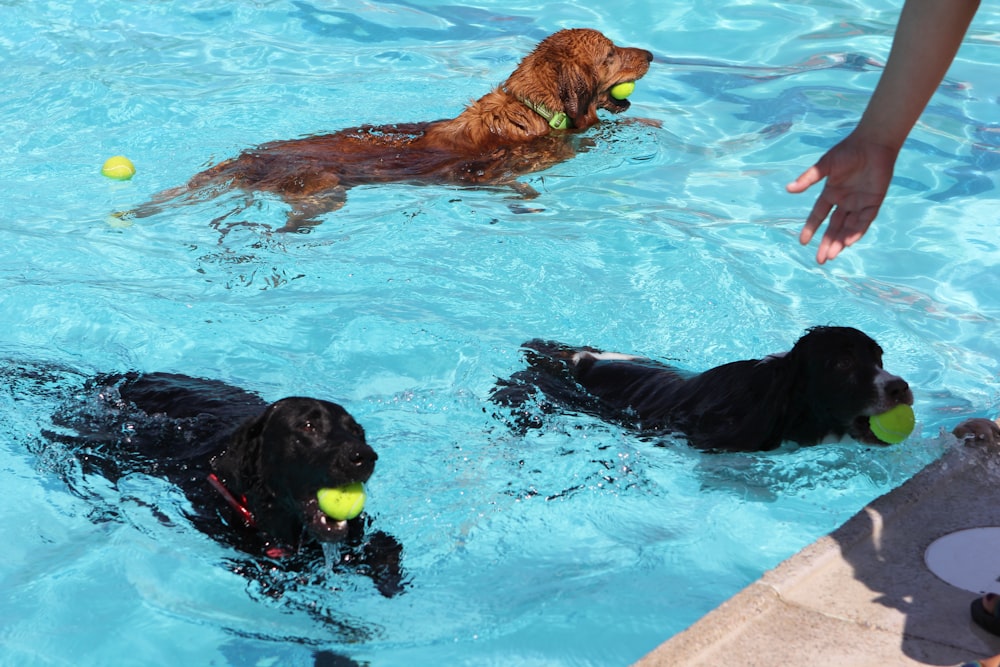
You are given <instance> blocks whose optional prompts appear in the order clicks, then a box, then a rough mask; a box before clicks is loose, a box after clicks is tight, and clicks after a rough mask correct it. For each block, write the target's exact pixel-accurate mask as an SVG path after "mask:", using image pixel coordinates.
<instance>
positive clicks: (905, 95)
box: [855, 0, 979, 151]
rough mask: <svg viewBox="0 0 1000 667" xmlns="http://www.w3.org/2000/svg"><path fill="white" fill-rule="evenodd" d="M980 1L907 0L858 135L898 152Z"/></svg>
mask: <svg viewBox="0 0 1000 667" xmlns="http://www.w3.org/2000/svg"><path fill="white" fill-rule="evenodd" d="M978 8H979V0H906V4H905V5H904V6H903V11H902V13H901V14H900V17H899V25H898V26H897V28H896V36H895V38H894V39H893V42H892V50H891V51H890V52H889V60H888V62H887V63H886V66H885V71H884V72H883V73H882V77H881V79H880V80H879V83H878V86H877V87H876V88H875V92H874V93H873V94H872V98H871V100H870V101H869V103H868V108H867V109H866V110H865V113H864V115H863V116H862V117H861V122H860V123H859V124H858V127H857V129H856V130H855V133H856V134H857V135H859V138H863V139H864V140H865V141H871V142H874V143H877V144H880V145H882V146H886V147H888V148H892V149H895V150H897V151H898V150H899V148H900V147H901V146H902V145H903V142H904V141H905V140H906V137H907V135H908V134H909V133H910V130H911V129H913V125H914V124H915V123H916V122H917V119H918V118H919V117H920V114H921V113H923V110H924V107H926V106H927V103H928V101H930V98H931V96H932V95H933V94H934V91H935V90H936V89H937V87H938V85H939V84H940V83H941V80H942V79H943V78H944V75H945V73H946V72H947V71H948V67H949V66H950V65H951V62H952V60H953V59H954V58H955V54H956V53H957V52H958V47H959V46H960V45H961V43H962V38H963V37H964V36H965V33H966V31H967V30H968V28H969V24H970V23H971V22H972V18H973V16H975V14H976V10H977V9H978Z"/></svg>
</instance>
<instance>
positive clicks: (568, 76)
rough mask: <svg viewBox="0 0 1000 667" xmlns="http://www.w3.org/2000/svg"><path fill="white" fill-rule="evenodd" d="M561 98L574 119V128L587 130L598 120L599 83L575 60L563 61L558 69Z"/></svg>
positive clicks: (566, 110) (567, 112)
mask: <svg viewBox="0 0 1000 667" xmlns="http://www.w3.org/2000/svg"><path fill="white" fill-rule="evenodd" d="M556 78H557V80H558V82H559V100H560V101H561V102H562V107H563V111H565V112H566V115H567V116H569V117H570V120H572V121H573V129H576V130H585V129H587V128H588V127H590V126H591V125H595V124H597V122H598V118H597V91H596V89H595V88H596V86H597V83H596V81H595V80H594V76H593V74H592V73H590V72H588V71H586V70H585V69H584V68H583V67H581V66H580V65H578V64H576V63H574V62H571V61H569V62H561V63H559V66H558V67H557V70H556Z"/></svg>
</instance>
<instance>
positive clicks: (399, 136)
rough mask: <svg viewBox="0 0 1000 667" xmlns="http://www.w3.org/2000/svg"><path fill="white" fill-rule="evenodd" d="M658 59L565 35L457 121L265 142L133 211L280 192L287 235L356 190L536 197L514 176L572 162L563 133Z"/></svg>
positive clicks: (580, 32) (621, 107)
mask: <svg viewBox="0 0 1000 667" xmlns="http://www.w3.org/2000/svg"><path fill="white" fill-rule="evenodd" d="M652 59H653V55H652V54H651V53H650V52H649V51H645V50H643V49H638V48H628V47H618V46H616V45H615V44H614V43H613V42H612V41H611V40H609V39H608V38H607V37H605V36H604V35H602V34H601V33H600V32H598V31H596V30H590V29H585V28H577V29H568V30H561V31H559V32H557V33H555V34H553V35H550V36H549V37H547V38H546V39H545V40H543V41H542V42H541V43H539V44H538V46H537V47H536V48H535V49H534V51H532V52H531V53H530V54H529V55H528V56H526V57H525V58H524V59H523V60H522V61H521V63H520V64H519V65H518V67H517V69H515V70H514V72H513V73H512V74H511V75H510V77H509V78H508V79H507V80H506V81H505V82H504V83H503V84H501V85H500V86H498V87H496V88H495V89H494V90H492V91H491V92H489V93H487V94H486V95H484V96H483V97H481V98H480V99H478V100H476V101H475V102H473V103H471V104H470V105H469V106H468V107H467V108H466V109H465V110H464V111H463V112H462V113H461V114H459V115H458V116H457V117H456V118H453V119H447V120H438V121H433V122H423V123H409V124H398V125H381V126H373V125H365V126H361V127H356V128H351V129H346V130H341V131H339V132H336V133H333V134H325V135H317V136H310V137H305V138H302V139H294V140H289V141H276V142H272V143H267V144H263V145H261V146H258V147H257V148H254V149H251V150H247V151H245V152H244V153H242V154H240V155H239V156H238V157H236V158H233V159H230V160H226V161H224V162H221V163H220V164H218V165H215V166H214V167H211V168H209V169H207V170H206V171H203V172H201V173H199V174H196V175H195V176H194V177H193V178H192V179H191V180H190V182H189V183H188V184H187V185H186V186H183V187H180V188H175V189H172V190H167V191H165V192H162V193H160V194H159V195H157V196H155V197H154V198H153V200H152V201H151V202H150V203H148V204H145V205H143V206H141V207H139V208H137V209H135V210H134V211H130V212H129V213H128V214H126V215H128V216H134V217H144V216H147V215H151V214H153V213H156V212H157V211H159V210H160V209H161V208H162V207H163V206H164V205H165V204H167V203H168V202H171V200H177V203H186V202H191V201H197V200H198V199H200V198H203V197H204V196H206V195H208V196H214V195H215V194H218V193H219V192H221V191H224V190H228V189H231V188H237V189H241V190H245V191H248V192H252V191H267V192H272V193H275V194H278V195H280V196H281V197H282V198H283V199H284V200H285V201H286V202H288V204H289V205H290V206H291V211H290V212H289V214H288V222H287V224H286V227H285V228H284V229H285V230H294V229H296V228H298V227H301V226H307V225H314V224H317V222H318V220H317V217H318V216H320V215H322V214H324V213H327V212H330V211H334V210H336V209H338V208H340V207H341V206H342V205H343V204H344V201H345V199H346V193H347V190H348V189H350V188H352V187H354V186H356V185H363V184H372V183H386V182H407V183H416V184H427V183H445V184H454V185H465V186H476V185H501V186H503V185H506V186H511V187H514V188H516V189H518V190H519V191H520V192H522V194H525V195H528V196H531V195H533V194H534V192H533V191H532V190H531V188H530V186H527V185H525V184H521V183H518V182H517V181H516V180H515V178H516V177H517V176H518V175H520V174H525V173H530V172H534V171H538V170H541V169H546V168H548V167H550V166H552V165H554V164H556V163H558V162H560V161H562V160H565V159H568V158H570V157H572V156H573V155H574V153H575V148H574V145H573V142H572V137H573V133H572V132H567V131H564V130H575V131H580V130H585V129H587V128H589V127H591V126H592V125H595V124H596V123H598V122H599V121H598V117H597V110H598V109H605V110H607V111H610V112H612V113H620V112H622V111H625V110H626V109H628V107H629V102H628V100H627V99H621V100H619V99H616V98H615V97H613V96H612V95H611V89H612V88H614V87H615V86H616V85H618V84H621V83H626V82H632V81H635V80H637V79H639V78H641V77H642V76H643V75H644V74H645V73H646V71H647V70H648V69H649V63H650V62H651V61H652Z"/></svg>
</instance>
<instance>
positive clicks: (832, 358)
mask: <svg viewBox="0 0 1000 667" xmlns="http://www.w3.org/2000/svg"><path fill="white" fill-rule="evenodd" d="M787 358H788V359H789V360H790V361H791V360H794V361H795V363H796V364H797V366H798V368H799V370H800V372H799V374H798V382H799V386H797V387H795V389H794V390H793V391H794V392H795V393H797V394H799V400H802V401H805V402H806V404H807V406H808V409H809V411H810V412H811V413H812V419H813V420H815V423H816V424H817V425H819V426H821V427H822V428H825V429H828V430H829V431H830V432H832V433H834V434H841V435H842V434H847V435H850V436H851V437H852V438H854V439H855V440H858V441H861V442H866V443H869V444H880V445H884V444H886V443H884V442H882V441H881V440H879V439H878V438H877V437H876V436H875V434H874V433H872V431H871V427H870V426H869V425H868V418H869V417H870V416H872V415H875V414H880V413H882V412H885V411H886V410H889V409H890V408H893V407H895V406H897V405H899V404H901V403H905V404H907V405H913V392H911V391H910V387H909V385H908V384H907V383H906V381H905V380H904V379H903V378H901V377H899V376H896V375H893V374H892V373H889V372H888V371H886V370H885V369H884V368H883V367H882V348H881V347H879V345H878V343H876V342H875V341H874V340H872V339H871V338H870V337H868V336H867V335H865V334H864V333H862V332H861V331H858V330H857V329H853V328H850V327H814V328H812V329H809V331H807V332H806V334H805V335H804V336H802V338H800V339H799V340H798V342H797V343H796V344H795V346H794V347H793V348H792V350H791V351H790V352H789V353H788V355H787ZM807 440H808V438H806V439H805V441H807ZM799 441H800V442H803V441H804V440H801V439H800V440H799Z"/></svg>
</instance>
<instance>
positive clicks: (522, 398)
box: [491, 327, 913, 451]
mask: <svg viewBox="0 0 1000 667" xmlns="http://www.w3.org/2000/svg"><path fill="white" fill-rule="evenodd" d="M523 348H524V354H525V359H526V360H527V362H528V367H527V368H526V369H524V370H521V371H518V372H516V373H514V374H513V375H512V376H511V377H510V378H509V379H507V380H499V381H498V382H497V387H496V388H495V390H494V392H493V395H492V397H491V399H492V400H493V402H494V403H497V404H499V405H501V406H505V407H507V408H510V409H511V410H512V414H513V417H514V421H515V426H516V427H518V428H519V429H526V428H537V427H539V426H540V425H541V420H542V417H541V415H539V411H540V412H541V413H542V414H544V413H547V412H554V411H556V410H567V409H568V410H571V411H573V410H575V411H580V412H584V413H587V414H592V415H595V416H597V417H599V418H600V419H603V420H606V421H611V422H614V423H619V424H621V425H623V426H625V427H630V428H635V429H639V430H641V431H643V432H646V433H650V434H666V433H671V434H679V435H682V436H683V437H685V438H686V439H687V441H688V442H689V444H691V445H693V446H695V447H698V448H701V449H706V450H724V451H765V450H770V449H775V448H777V447H778V446H780V445H781V444H782V443H783V442H794V443H798V444H800V445H814V444H817V443H819V442H822V441H824V440H826V439H839V438H841V437H842V436H845V435H846V436H850V437H853V438H855V439H857V440H860V441H862V442H867V443H869V444H880V445H882V444H885V443H882V442H880V441H879V440H878V439H877V438H876V437H875V436H874V434H873V433H871V430H870V428H869V427H868V426H867V416H866V415H871V414H873V410H875V409H876V406H877V405H878V406H879V407H878V409H877V411H879V412H880V411H883V410H887V409H889V408H890V407H892V406H894V405H895V404H898V403H909V404H912V402H913V395H912V392H910V390H909V387H908V385H907V384H906V382H905V381H904V380H902V378H897V377H894V376H890V375H889V374H885V376H887V377H886V378H883V379H882V381H884V383H885V387H884V388H883V393H884V394H885V395H884V396H881V397H880V396H879V389H878V387H877V385H876V376H877V375H878V374H879V373H880V372H881V373H884V371H882V349H881V348H880V347H879V345H878V344H877V343H876V342H875V341H874V340H872V339H871V338H870V337H868V336H867V335H865V334H864V333H862V332H860V331H858V330H857V329H852V328H849V327H814V328H812V329H810V330H809V331H807V332H806V334H805V335H804V336H802V337H801V338H800V339H799V341H798V342H796V344H795V346H794V347H793V348H792V349H791V350H790V351H788V352H787V353H784V354H781V355H774V356H771V357H767V358H765V359H747V360H741V361H734V362H731V363H728V364H724V365H722V366H718V367H716V368H712V369H709V370H707V371H705V372H703V373H693V372H688V371H684V370H680V369H677V368H674V367H672V366H668V365H666V364H663V363H661V362H658V361H655V360H652V359H645V358H639V357H632V358H627V359H595V358H594V357H593V356H591V354H588V353H593V354H601V351H600V350H596V349H594V348H588V347H571V346H567V345H563V344H561V343H556V342H551V341H543V340H532V341H528V342H526V343H524V345H523ZM581 353H582V354H581ZM880 401H881V402H885V403H887V404H885V405H880V403H879V402H880Z"/></svg>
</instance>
